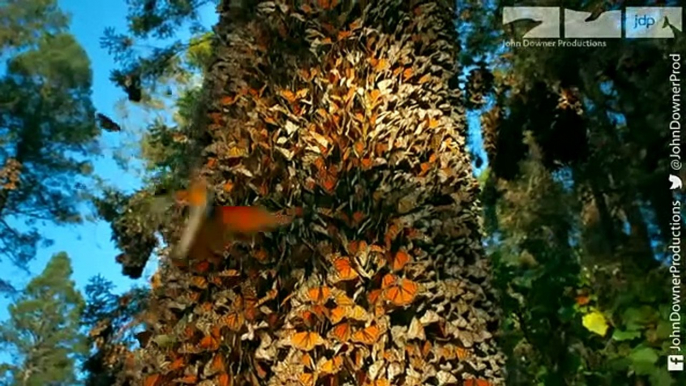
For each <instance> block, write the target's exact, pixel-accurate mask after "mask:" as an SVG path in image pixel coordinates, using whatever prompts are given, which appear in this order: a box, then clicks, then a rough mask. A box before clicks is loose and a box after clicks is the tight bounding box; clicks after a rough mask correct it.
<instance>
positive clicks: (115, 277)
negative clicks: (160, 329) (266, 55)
mask: <svg viewBox="0 0 686 386" xmlns="http://www.w3.org/2000/svg"><path fill="white" fill-rule="evenodd" d="M58 3H59V5H60V7H61V8H62V10H63V11H65V12H67V13H69V14H71V28H70V30H71V32H72V33H73V34H74V35H75V36H76V38H77V40H78V41H79V43H81V45H82V46H83V47H84V49H85V50H86V52H87V53H88V56H89V57H90V60H91V66H92V71H93V103H94V105H95V108H96V109H97V110H98V111H99V112H101V113H104V114H105V115H108V116H110V117H113V118H115V120H117V121H119V122H121V123H123V125H122V126H123V130H124V132H123V133H108V132H104V134H103V137H102V139H101V141H102V145H103V148H104V149H105V152H104V155H103V157H101V158H100V159H99V160H97V161H96V162H95V172H96V173H97V174H98V175H99V176H102V177H104V178H106V179H107V180H109V181H110V182H113V183H115V184H116V186H117V187H119V188H120V189H124V190H127V191H132V190H135V189H136V188H138V187H139V186H140V184H141V182H140V179H139V178H138V176H137V175H136V174H135V173H133V172H126V171H124V170H121V169H120V168H119V167H118V166H117V164H116V162H115V161H114V159H113V157H112V149H116V148H118V147H120V146H122V145H124V144H125V142H128V141H131V140H133V139H135V136H136V134H135V133H136V132H139V130H140V129H141V128H144V127H145V125H146V123H147V122H149V120H150V117H151V116H150V115H145V114H143V113H142V112H141V111H137V110H136V108H135V106H132V105H131V104H127V105H126V107H127V110H128V111H129V112H130V114H129V115H128V116H127V117H126V118H125V119H124V118H122V115H121V113H120V109H119V108H118V107H117V105H118V104H119V105H121V103H122V100H123V99H124V98H125V95H124V93H123V92H122V91H121V90H119V89H118V88H117V87H115V86H114V85H113V84H112V82H111V81H110V80H109V75H110V71H111V70H112V69H114V68H115V67H116V64H115V63H114V62H113V59H112V57H111V56H110V55H109V54H108V53H107V51H106V50H105V49H103V48H101V47H100V38H101V36H102V35H103V31H104V29H105V27H114V28H115V29H117V30H118V31H125V30H126V13H127V6H126V1H125V0H100V1H83V0H59V1H58ZM202 15H203V22H204V24H206V25H208V26H209V25H212V24H213V23H214V22H215V21H216V15H215V14H214V11H213V9H212V7H206V9H203V12H202ZM184 35H186V36H188V35H187V34H181V35H180V37H183V36H184ZM40 231H41V232H42V233H43V234H44V235H45V236H46V237H47V238H50V239H52V240H54V244H53V245H52V246H50V247H49V248H42V249H40V250H39V253H38V255H37V257H36V259H35V260H34V261H32V262H31V264H30V270H31V273H32V274H37V273H40V272H41V271H42V270H43V268H44V267H45V265H46V264H47V262H48V260H49V259H50V257H51V256H52V255H53V254H55V253H58V252H60V251H65V252H67V253H68V254H69V256H70V257H71V259H72V262H73V268H74V274H73V276H72V278H73V280H75V281H76V283H77V285H78V287H79V288H80V289H83V287H84V286H85V284H86V283H87V282H88V279H89V278H91V277H92V276H95V275H98V274H100V275H103V276H104V277H106V278H107V279H109V280H111V281H113V282H114V283H115V284H116V286H117V292H123V291H125V290H126V289H128V288H130V287H131V286H132V285H134V284H139V285H144V284H145V283H146V280H147V278H148V277H149V276H150V275H151V274H152V273H153V272H154V269H155V265H154V264H148V266H147V267H146V270H145V272H144V276H143V277H142V278H141V279H138V280H131V279H128V278H126V277H124V276H123V275H122V274H121V266H120V265H119V264H117V263H116V262H115V260H114V259H115V256H116V255H117V254H118V253H119V252H118V251H117V249H116V247H115V245H114V243H113V242H112V241H111V239H110V238H111V230H110V227H109V224H107V223H105V222H95V223H92V222H89V223H84V224H81V225H77V226H70V227H56V226H51V225H48V226H43V227H41V228H40ZM0 269H2V270H3V276H4V277H9V278H12V279H11V282H12V283H13V284H15V285H17V286H18V287H22V286H23V285H24V284H26V283H27V282H28V281H29V280H30V279H31V277H30V276H29V275H27V274H25V273H23V271H20V270H19V269H17V268H14V267H12V266H10V265H9V264H6V263H2V264H0ZM8 304H9V300H8V299H3V298H0V320H4V319H5V318H6V317H7V315H8V314H7V305H8Z"/></svg>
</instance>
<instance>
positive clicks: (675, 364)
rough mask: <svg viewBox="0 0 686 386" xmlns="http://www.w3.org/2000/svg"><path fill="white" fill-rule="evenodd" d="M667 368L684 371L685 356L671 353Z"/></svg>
mask: <svg viewBox="0 0 686 386" xmlns="http://www.w3.org/2000/svg"><path fill="white" fill-rule="evenodd" d="M667 370H669V371H684V356H683V355H670V356H668V357H667Z"/></svg>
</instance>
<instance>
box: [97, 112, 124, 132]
mask: <svg viewBox="0 0 686 386" xmlns="http://www.w3.org/2000/svg"><path fill="white" fill-rule="evenodd" d="M95 117H96V118H97V119H98V123H99V124H100V127H102V128H103V129H104V130H106V131H109V132H117V131H121V126H119V125H118V124H117V123H116V122H114V121H113V120H112V119H110V118H109V117H108V116H107V115H104V114H100V113H97V114H96V115H95Z"/></svg>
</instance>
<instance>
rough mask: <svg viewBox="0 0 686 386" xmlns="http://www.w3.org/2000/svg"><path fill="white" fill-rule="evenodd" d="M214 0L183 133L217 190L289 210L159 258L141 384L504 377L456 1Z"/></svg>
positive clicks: (465, 381)
mask: <svg viewBox="0 0 686 386" xmlns="http://www.w3.org/2000/svg"><path fill="white" fill-rule="evenodd" d="M225 3H228V4H223V5H222V7H220V9H223V10H224V11H223V13H222V14H221V17H220V21H219V24H218V25H217V27H216V29H215V32H216V34H217V42H216V45H215V55H216V60H215V62H214V64H213V65H212V67H211V68H210V69H209V71H208V75H207V76H208V82H207V83H206V89H207V90H208V92H209V99H208V100H209V101H211V102H210V103H209V104H208V105H207V106H205V107H204V108H206V114H207V116H208V117H209V122H208V125H207V127H205V128H204V130H206V132H205V131H203V132H202V133H196V135H194V136H193V137H195V138H202V137H203V136H204V137H205V138H207V139H208V141H207V147H206V148H205V154H204V157H206V158H205V160H206V163H205V166H204V167H203V168H202V171H201V173H202V174H203V175H204V176H205V177H206V178H207V179H208V180H209V181H211V182H212V184H213V186H214V187H215V188H216V189H215V192H216V197H217V199H218V201H219V202H220V203H221V204H224V205H252V204H255V203H258V204H260V205H264V206H267V207H270V209H273V210H279V209H284V208H287V209H289V210H293V208H298V210H297V212H298V213H299V215H298V217H297V219H296V220H295V221H294V222H293V223H292V224H291V225H290V226H289V227H288V228H287V229H281V230H279V231H277V232H273V233H268V234H264V235H259V236H255V238H254V239H253V240H252V242H243V241H235V242H233V243H232V244H231V245H229V246H228V247H227V251H226V253H225V257H226V258H225V259H222V260H221V262H220V263H219V264H218V266H212V267H211V268H208V265H207V264H205V263H204V262H197V263H198V264H196V265H195V266H194V267H192V268H191V269H185V268H184V269H181V268H177V267H172V266H165V268H163V272H162V283H161V285H160V287H159V288H157V289H156V290H155V291H154V295H153V299H152V302H153V307H154V309H155V313H156V320H155V321H154V322H153V323H150V324H149V326H148V328H149V332H151V335H152V339H150V340H149V341H148V342H147V345H146V346H145V347H144V348H143V349H142V350H140V352H138V353H136V354H135V357H136V358H138V359H137V366H138V367H137V368H136V370H135V371H133V372H132V373H136V374H137V376H140V377H141V378H142V380H144V381H145V382H146V383H145V385H146V386H155V385H167V384H172V382H174V381H179V380H183V382H185V383H187V384H202V385H377V386H380V385H391V384H393V385H418V386H420V385H439V384H440V385H477V384H478V385H483V384H485V383H483V382H479V383H477V382H476V381H475V379H481V380H485V381H490V382H491V383H489V384H491V385H500V384H503V377H504V374H503V368H502V366H503V363H504V358H503V355H502V354H501V352H500V350H499V348H498V347H497V344H496V341H495V336H494V333H495V331H496V329H497V325H498V321H499V315H498V311H497V307H496V304H495V299H494V296H493V290H492V287H491V286H490V284H489V280H490V279H489V276H490V273H489V271H490V269H489V267H488V263H487V261H486V258H485V256H484V251H483V249H482V245H481V234H480V232H481V230H480V226H479V222H478V220H479V216H480V207H479V203H478V202H477V199H476V196H477V193H478V187H477V184H476V181H475V179H474V177H473V175H472V170H471V166H470V160H469V156H468V152H467V149H466V145H465V143H466V141H465V133H466V124H465V117H464V111H463V109H462V107H461V103H462V102H461V96H460V94H459V91H458V90H457V88H456V86H455V85H456V84H457V66H456V63H455V61H456V58H457V53H458V48H457V46H456V45H457V37H456V32H455V26H454V25H453V15H454V9H453V8H452V4H453V2H451V1H447V0H445V1H444V0H434V1H426V0H425V1H420V0H414V1H407V0H378V1H373V2H361V1H357V2H353V1H343V2H341V3H340V4H337V3H338V2H336V1H323V0H320V1H318V2H315V3H314V4H311V5H298V6H293V2H292V1H276V2H261V3H259V4H257V5H256V4H253V3H255V2H253V1H242V2H241V1H228V0H226V1H225ZM274 3H277V5H274ZM286 3H288V4H289V5H285V4H286ZM298 3H309V2H298ZM270 4H271V5H270ZM322 4H324V5H329V4H334V7H333V8H332V9H323V8H322V7H323V6H322ZM198 129H203V128H201V127H198ZM171 233H172V232H170V234H171ZM190 257H191V258H193V256H190ZM212 264H215V265H216V264H217V263H212ZM140 381H141V380H136V381H135V382H134V384H139V382H140ZM183 382H182V383H183Z"/></svg>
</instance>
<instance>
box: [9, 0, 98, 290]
mask: <svg viewBox="0 0 686 386" xmlns="http://www.w3.org/2000/svg"><path fill="white" fill-rule="evenodd" d="M67 28H68V17H67V15H66V14H64V13H63V12H62V11H61V10H60V9H59V7H58V6H57V2H56V1H54V0H26V1H24V0H20V1H16V0H10V1H4V2H3V4H2V6H1V7H0V55H1V56H2V58H3V64H6V68H3V74H2V76H0V144H1V145H0V254H1V255H2V256H3V259H7V260H9V261H10V262H12V263H16V264H17V265H18V266H20V267H25V264H26V262H27V261H28V260H30V259H32V258H33V257H34V256H35V253H36V248H38V247H39V246H40V245H41V243H45V242H49V241H50V240H46V239H45V237H44V236H43V235H41V234H39V233H38V231H37V229H36V227H35V224H36V222H38V221H42V222H53V223H56V224H65V223H67V224H73V223H76V222H79V221H81V216H80V213H79V208H78V206H79V204H81V203H83V200H84V198H85V197H87V196H88V195H89V194H90V191H89V189H87V187H86V182H87V181H89V176H90V174H91V171H92V170H91V169H92V167H91V163H90V162H91V160H90V159H89V157H91V156H94V155H97V154H98V152H99V148H98V146H97V137H98V135H99V134H100V129H99V128H98V127H97V125H96V124H95V110H94V108H93V105H92V103H91V99H90V98H91V82H92V73H91V68H90V61H89V59H88V56H87V55H86V52H85V51H84V49H83V48H82V47H81V46H80V45H79V43H78V42H77V41H76V39H75V38H74V36H73V35H71V34H70V33H69V32H68V29H67ZM0 284H3V282H2V281H0ZM5 284H7V283H5ZM10 284H11V283H10Z"/></svg>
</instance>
